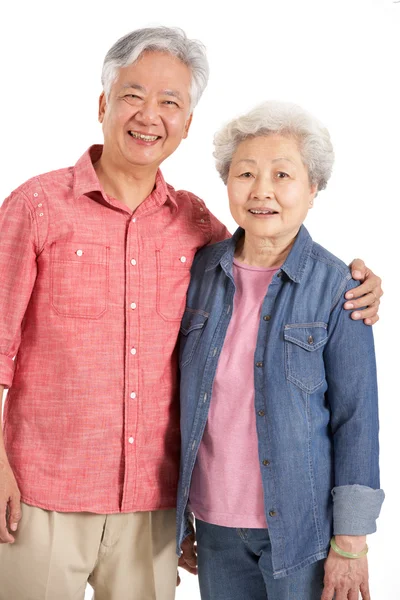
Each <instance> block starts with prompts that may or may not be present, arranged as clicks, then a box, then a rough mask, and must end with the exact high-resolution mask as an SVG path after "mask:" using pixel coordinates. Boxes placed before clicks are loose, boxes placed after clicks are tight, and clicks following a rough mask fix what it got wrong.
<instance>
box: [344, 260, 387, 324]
mask: <svg viewBox="0 0 400 600" xmlns="http://www.w3.org/2000/svg"><path fill="white" fill-rule="evenodd" d="M350 268H351V274H352V277H353V279H355V280H357V281H361V282H362V283H361V285H360V286H358V287H356V288H354V289H352V290H350V291H348V292H347V294H346V295H345V298H346V300H347V302H346V304H345V305H344V308H345V309H346V310H352V311H353V312H352V313H351V318H352V319H355V320H360V319H363V320H364V323H365V324H366V325H374V323H376V322H377V321H378V320H379V315H378V310H379V304H380V299H381V297H382V295H383V290H382V287H381V284H382V280H381V278H380V277H378V276H377V275H375V273H373V272H372V271H371V269H368V267H366V266H365V263H364V261H362V260H361V259H360V258H355V259H354V260H353V262H352V263H351V265H350ZM359 309H361V310H359Z"/></svg>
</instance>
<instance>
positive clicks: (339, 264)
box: [310, 241, 351, 278]
mask: <svg viewBox="0 0 400 600" xmlns="http://www.w3.org/2000/svg"><path fill="white" fill-rule="evenodd" d="M310 256H311V258H312V259H313V260H314V261H316V262H319V263H321V265H322V266H323V267H324V268H326V269H329V270H331V271H332V273H337V275H338V276H339V277H340V276H341V277H343V278H346V277H348V276H349V275H350V277H351V272H350V267H349V266H348V265H346V263H345V262H344V261H343V260H342V259H340V258H339V257H338V256H335V254H333V253H332V252H330V251H329V250H327V249H326V248H324V247H323V246H321V245H320V244H317V242H314V241H313V243H312V246H311V253H310Z"/></svg>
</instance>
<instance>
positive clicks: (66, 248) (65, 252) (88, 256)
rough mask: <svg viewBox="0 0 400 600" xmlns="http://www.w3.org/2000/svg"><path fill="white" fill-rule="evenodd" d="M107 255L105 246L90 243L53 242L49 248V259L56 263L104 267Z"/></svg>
mask: <svg viewBox="0 0 400 600" xmlns="http://www.w3.org/2000/svg"><path fill="white" fill-rule="evenodd" d="M107 254H108V248H107V246H103V245H101V244H94V243H90V242H89V243H88V242H84V243H79V242H55V243H54V244H53V245H52V248H51V258H52V260H53V261H57V262H76V263H81V264H82V263H88V264H92V265H95V264H99V265H105V264H107Z"/></svg>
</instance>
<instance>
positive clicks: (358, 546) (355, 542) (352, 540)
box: [335, 535, 367, 554]
mask: <svg viewBox="0 0 400 600" xmlns="http://www.w3.org/2000/svg"><path fill="white" fill-rule="evenodd" d="M335 540H336V544H337V545H338V546H339V548H340V549H341V550H344V551H345V552H351V553H353V554H357V553H358V552H362V550H364V548H365V544H366V543H367V536H366V535H335Z"/></svg>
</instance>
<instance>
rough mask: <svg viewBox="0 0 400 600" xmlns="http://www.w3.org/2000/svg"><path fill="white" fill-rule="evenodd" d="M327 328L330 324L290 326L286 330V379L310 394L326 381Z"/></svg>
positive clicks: (293, 324)
mask: <svg viewBox="0 0 400 600" xmlns="http://www.w3.org/2000/svg"><path fill="white" fill-rule="evenodd" d="M327 328H328V326H327V324H326V323H289V324H287V325H285V327H284V330H283V337H284V339H285V370H286V378H287V379H288V381H291V382H292V383H294V384H295V385H297V386H298V387H299V388H300V389H302V390H303V391H305V392H307V393H312V392H314V391H315V390H316V389H317V388H318V387H319V386H320V385H321V384H322V383H323V382H324V381H325V367H324V359H323V348H324V345H325V344H326V341H327V339H328V331H327Z"/></svg>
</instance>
